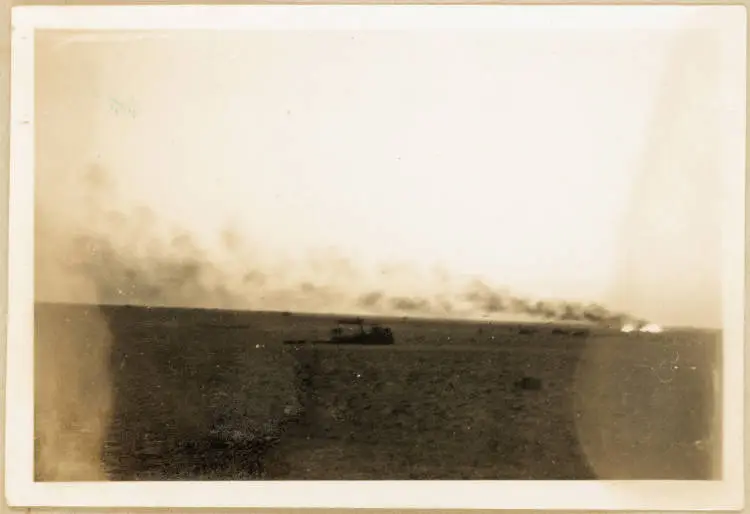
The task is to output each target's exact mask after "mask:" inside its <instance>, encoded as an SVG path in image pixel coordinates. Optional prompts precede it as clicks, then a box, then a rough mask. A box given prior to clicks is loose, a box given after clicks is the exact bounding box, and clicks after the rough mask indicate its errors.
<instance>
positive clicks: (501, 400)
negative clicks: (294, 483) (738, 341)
mask: <svg viewBox="0 0 750 514" xmlns="http://www.w3.org/2000/svg"><path fill="white" fill-rule="evenodd" d="M93 316H103V317H104V319H106V325H107V326H108V327H109V331H110V336H111V340H112V350H111V355H110V356H109V359H108V362H107V366H106V368H107V369H105V370H104V372H106V373H108V374H109V377H110V378H109V382H110V383H111V387H112V392H113V394H112V407H111V415H110V416H109V417H110V419H107V420H106V424H107V429H106V431H105V433H106V437H105V440H104V441H102V444H101V446H102V447H103V448H102V457H101V458H102V460H103V462H104V468H105V469H106V473H107V475H108V476H109V478H110V479H111V480H180V479H182V480H190V479H192V480H198V479H201V480H228V479H282V480H296V479H354V480H365V479H372V480H380V479H596V478H598V479H704V480H705V479H711V478H718V477H717V475H716V473H715V470H716V469H717V466H718V464H719V463H718V461H717V459H716V458H715V456H716V455H717V454H718V453H719V442H720V439H719V438H718V437H717V434H718V432H717V431H718V430H719V429H720V425H719V424H717V423H716V419H718V416H719V413H718V412H717V411H716V405H718V403H717V402H716V399H717V398H718V396H717V395H718V394H719V391H718V390H717V382H716V377H717V376H718V375H717V373H718V371H719V369H718V366H719V362H720V360H719V359H720V348H721V334H720V333H718V332H701V331H666V332H664V333H661V334H623V333H620V332H616V331H605V330H598V329H597V330H591V331H585V332H579V333H573V332H570V331H568V332H567V333H555V332H554V331H553V329H554V327H553V326H552V325H548V324H540V325H519V324H490V323H478V322H471V323H469V322H447V321H427V320H404V319H392V320H380V321H382V322H383V324H384V325H386V326H388V327H390V328H391V329H392V330H393V333H394V336H395V340H396V343H395V345H392V346H345V345H301V346H295V345H285V344H283V341H284V340H287V339H321V338H325V337H326V336H327V335H328V332H329V330H330V329H331V328H332V327H333V326H334V325H335V319H336V317H322V316H304V315H298V314H288V313H287V314H283V313H252V312H228V311H210V310H187V309H166V308H144V307H111V306H73V305H59V304H57V305H56V304H38V305H37V307H36V325H35V327H36V338H37V341H36V362H37V369H38V370H49V369H52V368H53V367H54V365H55V363H63V362H64V363H66V364H65V366H66V367H65V369H64V370H63V374H67V375H68V376H69V377H72V376H73V375H74V374H80V373H81V370H89V371H88V372H91V371H90V370H91V369H92V367H95V366H101V365H100V364H98V363H97V362H95V361H94V360H92V359H93V358H92V357H91V356H92V355H96V353H97V352H95V351H92V349H93V348H95V347H96V345H97V344H98V342H97V341H98V339H97V337H99V336H98V335H97V333H96V332H93V331H92V332H91V333H90V334H88V333H87V331H86V330H87V329H86V327H87V326H88V325H87V319H89V318H90V317H93ZM61 326H75V327H76V331H75V332H76V334H78V336H77V338H76V339H75V343H73V344H72V345H71V344H70V343H68V344H67V345H66V346H65V347H62V346H60V343H59V342H58V341H59V337H57V336H56V331H57V330H58V327H61ZM60 352H65V354H66V355H64V356H63V355H62V354H61V353H60ZM73 362H75V364H71V363H73ZM58 365H59V366H62V365H63V364H58ZM76 368H77V369H76ZM40 375H42V373H41V372H38V373H37V375H36V381H37V400H36V401H37V405H36V417H37V423H38V424H40V423H44V422H45V421H44V420H45V419H51V418H50V417H51V416H57V417H58V418H59V417H60V412H59V410H60V409H62V408H63V407H61V406H60V405H53V404H52V402H51V401H50V400H48V398H47V397H46V396H44V393H43V391H44V389H43V388H41V387H39V386H40V384H41V383H42V382H44V381H45V380H46V379H45V377H44V376H40ZM71 382H72V380H69V381H65V380H61V381H58V382H56V383H55V387H56V388H58V393H59V395H58V397H60V395H61V396H62V397H66V396H65V395H66V394H67V393H66V392H65V390H66V388H68V389H69V390H70V391H69V392H70V395H71V396H75V395H78V396H81V395H82V394H83V395H84V396H85V394H88V393H80V392H76V391H79V389H75V388H73V387H72V386H70V385H69V384H70V383H71ZM69 401H76V402H86V398H85V397H83V398H80V397H78V398H73V397H70V398H69ZM67 427H68V430H69V431H70V432H71V433H73V434H74V435H73V437H77V435H76V434H78V433H79V432H80V433H84V432H85V429H82V428H80V427H79V428H76V426H75V423H74V422H72V421H71V422H70V423H68V425H67ZM37 428H38V427H37ZM77 430H78V432H77ZM37 435H38V434H37ZM45 444H47V445H52V444H56V443H55V442H54V441H52V440H51V439H49V438H48V439H42V438H39V437H38V438H37V450H38V451H37V455H38V456H37V480H50V479H53V480H64V479H65V477H61V476H60V475H59V474H58V475H56V476H55V477H54V478H50V477H45V476H44V473H42V472H40V471H39V470H43V469H45V465H44V463H40V462H39V460H40V459H41V457H39V455H44V454H45V452H43V451H39V450H40V445H45ZM54 453H55V452H54V451H51V452H47V455H53V454H54ZM47 467H49V466H47ZM69 479H73V478H72V477H69ZM76 479H85V477H84V478H81V477H79V476H77V477H76Z"/></svg>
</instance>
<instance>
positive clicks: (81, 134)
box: [36, 29, 744, 326]
mask: <svg viewBox="0 0 750 514" xmlns="http://www.w3.org/2000/svg"><path fill="white" fill-rule="evenodd" d="M741 36H742V35H741ZM717 41H718V39H717V34H716V33H712V32H701V33H696V32H695V31H688V32H684V31H683V32H680V31H677V30H675V31H666V30H659V31H657V30H638V29H629V30H608V31H604V30H599V31H597V30H588V31H580V30H576V31H573V30H568V31H551V30H544V31H543V30H534V31H530V30H507V29H504V30H497V31H484V32H481V31H479V32H477V31H474V32H468V31H465V32H460V31H454V32H447V31H434V32H421V33H420V32H409V31H402V32H374V31H373V32H345V31H340V32H307V33H304V32H236V33H221V32H182V33H176V32H171V33H170V32H163V33H158V34H154V33H152V34H142V35H141V36H139V37H137V38H135V37H123V35H122V34H120V35H118V34H116V33H111V32H110V33H106V34H104V33H102V34H100V35H97V36H96V37H90V36H88V37H85V36H80V34H79V35H74V34H61V33H47V34H40V35H39V37H38V39H37V49H36V51H37V68H36V70H37V71H36V74H37V76H36V85H37V119H36V123H37V134H38V137H37V176H38V183H39V188H40V191H41V193H40V194H41V195H42V196H40V197H39V198H40V201H41V202H43V203H44V208H45V209H47V210H48V211H49V212H56V213H57V214H56V216H57V217H60V218H62V217H67V218H70V219H72V220H73V219H74V218H75V214H76V213H77V212H78V213H81V214H82V216H81V217H80V218H77V219H78V221H77V222H80V223H82V224H86V223H91V222H92V221H94V220H92V219H91V218H90V217H87V216H89V215H87V214H83V210H81V209H78V210H77V209H76V207H77V206H79V205H80V201H79V200H80V199H77V196H76V195H79V194H80V193H81V191H82V190H83V186H82V185H81V184H82V183H81V182H80V177H81V176H82V175H81V174H82V173H84V172H85V171H86V170H88V169H90V168H91V166H92V165H95V166H98V167H99V168H100V169H102V170H104V171H106V172H107V173H109V174H111V175H112V176H114V177H115V178H116V180H117V181H118V185H119V189H120V190H119V193H118V194H119V197H118V199H117V206H118V207H112V208H115V209H119V210H120V211H121V212H123V213H125V214H127V213H128V212H130V209H132V208H134V206H148V207H150V208H151V209H152V210H153V211H154V212H155V213H156V214H157V216H158V218H159V219H161V220H164V221H165V222H169V223H173V224H176V225H179V226H182V227H184V228H185V229H187V230H188V231H189V232H191V233H192V234H193V235H195V236H196V237H197V238H198V239H199V240H200V241H201V242H202V243H203V244H204V245H205V246H207V247H209V248H212V249H213V252H214V253H213V256H214V257H215V258H217V259H220V258H221V255H220V254H221V252H224V251H225V250H223V248H224V247H222V246H221V245H220V244H219V242H220V239H221V234H222V231H223V230H225V229H227V227H232V230H233V231H234V234H235V235H236V236H238V237H239V238H241V240H242V242H243V244H244V245H245V246H246V247H249V248H253V250H254V252H255V255H256V258H258V259H261V260H262V259H263V258H265V259H266V260H267V261H268V262H269V263H273V262H277V263H278V262H281V261H284V260H285V259H296V258H300V259H303V258H304V256H307V255H310V252H313V251H315V250H324V249H325V248H333V249H335V251H336V252H338V253H339V254H341V255H344V256H346V257H348V258H350V259H351V261H352V262H354V263H356V264H357V265H359V266H360V267H363V268H366V269H375V268H376V267H377V266H378V265H380V264H382V263H390V262H403V263H407V264H409V265H414V266H415V267H416V268H417V269H422V270H424V269H430V268H431V267H432V266H435V265H439V266H441V267H442V268H444V269H447V270H448V271H449V272H451V273H457V274H460V273H467V274H474V275H479V276H482V277H484V278H485V279H486V280H488V281H490V282H492V283H495V284H501V285H504V286H508V287H510V288H512V289H513V290H516V291H519V292H520V293H522V294H528V295H532V296H545V297H562V298H571V299H583V300H592V301H598V302H603V303H605V304H607V305H611V306H613V307H614V308H621V309H625V310H628V311H631V312H634V313H636V314H637V315H642V316H646V317H648V318H651V319H653V320H655V321H657V322H663V323H672V324H691V325H709V326H718V325H719V324H720V302H719V299H720V279H721V276H720V248H719V245H720V225H721V219H720V211H719V207H720V193H719V188H720V182H719V181H720V180H721V173H722V166H724V167H725V166H729V165H734V166H737V165H739V166H742V163H737V162H734V163H729V162H728V160H727V158H725V156H724V154H722V152H723V149H722V146H721V141H722V137H723V136H722V135H723V132H722V131H723V130H726V128H725V127H726V124H725V123H724V121H725V119H726V113H724V114H722V113H721V112H720V109H722V108H724V109H725V108H726V105H727V102H728V101H729V100H732V101H734V102H735V104H734V105H736V106H738V107H737V108H738V109H739V110H740V111H743V110H744V104H741V103H737V102H738V101H739V100H740V98H737V99H736V100H735V99H733V98H731V99H729V100H728V96H727V95H729V94H731V93H732V92H736V91H740V92H743V91H744V88H743V87H742V83H741V82H740V83H739V86H740V89H739V90H738V89H737V88H736V87H735V86H736V85H737V84H738V83H737V80H738V77H741V76H742V74H743V73H744V70H742V69H741V68H740V67H739V64H740V62H739V61H738V62H737V63H735V62H732V61H729V60H728V57H727V56H726V55H722V54H721V52H720V50H721V47H720V46H719V45H718V42H717ZM735 64H736V65H737V66H735ZM732 81H734V82H732ZM731 87H734V89H731ZM725 111H726V109H725ZM45 191H46V192H45ZM108 201H109V200H107V199H106V197H102V202H104V203H107V202H108ZM111 201H112V202H113V203H112V206H114V205H115V204H114V201H115V200H114V199H112V200H111ZM74 221H75V220H74ZM81 230H83V229H81ZM286 269H287V270H289V268H286ZM306 269H307V268H299V270H302V271H299V270H298V271H297V272H296V273H297V274H301V273H305V271H304V270H306ZM290 272H291V271H290ZM302 278H303V279H304V277H302ZM317 278H319V276H311V277H309V279H310V281H313V282H314V281H316V279H317ZM351 287H356V284H353V285H351ZM363 287H364V286H363ZM385 287H387V285H386V286H385Z"/></svg>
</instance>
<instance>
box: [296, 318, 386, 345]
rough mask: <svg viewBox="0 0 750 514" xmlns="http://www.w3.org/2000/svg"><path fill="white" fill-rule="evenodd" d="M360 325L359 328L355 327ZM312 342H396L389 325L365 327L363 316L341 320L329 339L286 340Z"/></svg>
mask: <svg viewBox="0 0 750 514" xmlns="http://www.w3.org/2000/svg"><path fill="white" fill-rule="evenodd" d="M353 327H358V328H353ZM306 342H311V343H314V344H350V345H390V344H394V343H395V342H396V341H395V338H394V337H393V331H392V330H391V329H390V328H388V327H381V326H380V325H372V326H371V327H369V328H365V322H364V320H363V319H361V318H356V319H352V320H339V326H338V327H336V328H334V329H332V330H331V336H330V338H329V339H325V340H319V341H305V340H295V341H285V343H287V344H302V343H306Z"/></svg>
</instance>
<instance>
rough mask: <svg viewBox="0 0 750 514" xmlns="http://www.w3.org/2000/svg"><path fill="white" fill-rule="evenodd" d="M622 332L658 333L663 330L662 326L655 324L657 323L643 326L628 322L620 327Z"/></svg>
mask: <svg viewBox="0 0 750 514" xmlns="http://www.w3.org/2000/svg"><path fill="white" fill-rule="evenodd" d="M620 330H621V331H622V332H628V333H629V332H647V333H651V334H658V333H660V332H662V328H661V327H660V326H659V325H657V324H655V323H648V324H646V325H643V326H641V327H638V326H636V325H635V324H633V323H626V324H625V325H623V326H622V328H621V329H620Z"/></svg>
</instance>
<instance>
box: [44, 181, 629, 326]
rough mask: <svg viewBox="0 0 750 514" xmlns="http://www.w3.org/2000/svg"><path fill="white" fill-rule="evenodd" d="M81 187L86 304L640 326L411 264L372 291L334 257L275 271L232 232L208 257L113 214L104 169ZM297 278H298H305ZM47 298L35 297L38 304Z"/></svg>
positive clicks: (72, 269) (184, 240) (381, 274)
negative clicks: (427, 272)
mask: <svg viewBox="0 0 750 514" xmlns="http://www.w3.org/2000/svg"><path fill="white" fill-rule="evenodd" d="M86 178H87V180H86V181H85V182H84V183H85V185H86V186H87V187H88V189H89V193H88V196H87V198H88V200H87V201H88V208H89V214H88V216H87V218H88V219H92V220H97V221H98V224H97V225H91V224H90V225H88V228H87V231H86V232H85V233H80V231H75V230H73V231H68V234H69V237H68V241H70V242H71V243H72V247H74V248H76V249H77V251H76V252H75V254H74V255H73V256H72V258H70V259H68V262H67V267H66V276H68V277H78V278H79V279H80V280H82V281H83V282H86V283H89V284H91V285H93V287H94V288H95V294H94V295H93V297H91V298H89V299H88V300H89V301H92V302H100V303H109V304H134V305H152V306H156V305H169V306H191V307H204V308H225V309H258V310H297V311H311V312H339V313H346V312H352V311H356V312H357V313H376V314H380V315H394V316H405V315H420V316H438V317H440V316H458V317H484V318H487V317H496V318H499V319H502V318H503V317H504V316H513V317H518V316H521V317H530V318H533V319H538V320H546V321H571V322H585V323H601V324H611V325H621V324H622V323H625V322H636V323H639V322H642V320H637V319H635V318H633V317H632V316H629V315H626V314H623V313H615V312H611V311H609V310H608V309H606V308H604V307H603V306H601V305H596V304H581V303H574V302H569V301H565V300H550V299H533V298H527V297H524V296H523V295H519V294H515V293H512V292H509V291H507V290H506V289H504V288H500V287H495V286H494V285H492V284H489V283H487V282H486V281H483V280H481V279H479V278H471V277H470V278H468V279H465V280H463V282H461V280H458V279H457V278H456V277H452V276H450V274H449V273H447V272H446V271H444V270H438V271H437V272H436V274H435V276H434V277H427V278H421V277H420V275H419V274H418V273H417V272H416V270H415V269H413V268H412V267H411V265H410V264H408V263H384V264H383V265H382V266H381V267H380V268H379V270H378V272H377V283H378V284H380V285H381V287H370V286H369V285H368V284H369V283H368V280H367V278H366V277H367V273H366V272H365V270H362V269H359V268H358V267H357V264H356V263H354V262H351V260H349V259H347V258H346V257H345V256H342V255H340V254H339V253H337V252H336V250H335V249H325V250H321V251H319V252H316V253H314V254H309V255H304V256H302V257H300V258H299V259H298V260H297V261H293V262H277V263H275V265H274V264H272V263H269V261H267V260H265V261H264V260H263V259H261V258H260V257H259V253H258V252H254V251H253V249H252V248H251V247H249V246H248V245H247V242H246V241H245V240H243V238H242V236H241V235H240V234H239V233H238V231H236V230H235V229H233V228H231V227H228V228H225V229H224V230H223V231H222V232H221V233H220V234H218V235H217V240H218V241H219V244H218V246H216V247H214V248H213V251H210V250H209V249H208V248H207V247H206V246H205V244H203V243H201V242H199V241H198V240H196V238H194V237H193V236H192V235H191V234H190V233H189V232H188V231H187V230H188V229H189V227H167V226H165V225H164V223H162V220H160V219H157V216H156V215H155V214H154V213H153V212H151V211H150V210H149V209H147V208H144V207H132V206H131V207H130V208H129V209H126V208H123V207H119V208H118V207H117V205H118V201H117V199H118V194H117V187H116V184H115V181H114V180H113V178H112V177H111V176H110V175H108V174H107V173H106V172H104V171H103V170H101V169H96V168H94V169H92V170H90V171H89V172H88V174H87V175H86ZM48 221H49V220H48ZM216 248H219V250H217V249H216ZM299 270H304V272H303V276H302V278H300V271H299ZM420 281H421V282H420ZM424 282H430V283H429V284H425V283H424ZM41 286H42V287H43V286H44V281H42V282H41ZM422 286H424V287H422ZM421 291H430V293H429V294H425V293H421ZM46 293H49V291H41V292H40V297H45V296H48V294H46ZM415 293H418V294H415Z"/></svg>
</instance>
